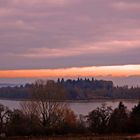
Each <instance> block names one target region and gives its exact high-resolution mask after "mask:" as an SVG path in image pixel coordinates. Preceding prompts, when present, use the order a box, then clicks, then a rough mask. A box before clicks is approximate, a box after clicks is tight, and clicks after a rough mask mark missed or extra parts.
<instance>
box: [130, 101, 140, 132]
mask: <svg viewBox="0 0 140 140" xmlns="http://www.w3.org/2000/svg"><path fill="white" fill-rule="evenodd" d="M129 131H130V132H131V133H140V102H139V103H138V105H136V106H135V107H134V108H133V109H132V112H131V113H130V118H129Z"/></svg>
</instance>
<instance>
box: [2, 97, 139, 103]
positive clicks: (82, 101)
mask: <svg viewBox="0 0 140 140" xmlns="http://www.w3.org/2000/svg"><path fill="white" fill-rule="evenodd" d="M0 100H3V101H4V100H5V101H30V100H29V99H9V98H0ZM107 101H112V102H117V101H120V102H121V101H125V102H140V99H107V98H102V99H101V98H97V99H85V100H84V99H83V100H61V101H59V102H66V103H92V102H107Z"/></svg>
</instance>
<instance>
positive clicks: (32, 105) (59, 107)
mask: <svg viewBox="0 0 140 140" xmlns="http://www.w3.org/2000/svg"><path fill="white" fill-rule="evenodd" d="M30 92H31V94H32V101H31V102H28V103H27V102H26V103H24V104H22V108H23V110H24V112H25V113H26V114H29V113H33V114H38V115H39V117H40V121H41V124H42V125H43V126H44V127H50V126H53V125H54V124H56V123H58V121H59V120H58V118H60V117H61V116H62V114H63V111H64V110H65V109H66V108H67V105H66V103H64V102H63V100H64V99H65V89H64V88H63V86H62V85H61V84H60V83H56V82H54V81H52V80H49V81H44V80H37V81H36V82H35V83H34V84H33V85H32V88H31V90H30Z"/></svg>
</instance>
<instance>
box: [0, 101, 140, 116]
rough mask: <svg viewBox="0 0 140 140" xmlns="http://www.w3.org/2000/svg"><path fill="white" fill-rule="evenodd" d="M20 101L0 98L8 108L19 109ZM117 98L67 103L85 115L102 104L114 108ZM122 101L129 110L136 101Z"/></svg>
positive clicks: (116, 104) (76, 111) (77, 112)
mask: <svg viewBox="0 0 140 140" xmlns="http://www.w3.org/2000/svg"><path fill="white" fill-rule="evenodd" d="M21 102H22V101H10V100H0V103H1V104H3V105H5V106H7V107H9V108H10V109H20V103H21ZM119 102H120V101H119V100H114V101H108V100H96V101H92V102H71V103H68V104H69V106H70V108H71V109H72V110H73V111H74V112H75V113H76V114H77V115H79V114H83V115H87V114H88V113H89V112H90V111H92V110H93V109H95V108H97V107H100V106H101V105H102V104H106V105H108V106H111V107H112V108H115V107H117V106H118V104H119ZM123 103H124V104H125V105H126V106H127V108H128V109H129V110H131V109H132V108H133V107H134V106H135V105H136V104H137V103H138V101H136V100H128V101H126V100H125V101H123Z"/></svg>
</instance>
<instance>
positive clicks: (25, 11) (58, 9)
mask: <svg viewBox="0 0 140 140" xmlns="http://www.w3.org/2000/svg"><path fill="white" fill-rule="evenodd" d="M78 76H82V77H84V76H85V77H86V76H97V77H101V78H102V77H103V78H107V77H111V78H114V77H117V78H118V77H119V78H120V77H121V78H123V77H124V78H126V77H127V78H131V77H136V79H139V80H136V84H137V85H140V0H0V78H1V80H0V81H3V78H40V77H46V78H47V77H52V78H54V77H78Z"/></svg>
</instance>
